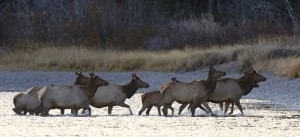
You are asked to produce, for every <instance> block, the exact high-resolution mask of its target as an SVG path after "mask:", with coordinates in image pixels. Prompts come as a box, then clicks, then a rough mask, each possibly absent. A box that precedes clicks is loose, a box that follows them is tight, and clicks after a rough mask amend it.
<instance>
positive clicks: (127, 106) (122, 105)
mask: <svg viewBox="0 0 300 137" xmlns="http://www.w3.org/2000/svg"><path fill="white" fill-rule="evenodd" d="M119 106H121V107H126V108H128V110H129V113H130V115H133V114H132V111H131V108H130V106H129V105H127V104H125V103H124V102H123V103H122V104H120V105H119Z"/></svg>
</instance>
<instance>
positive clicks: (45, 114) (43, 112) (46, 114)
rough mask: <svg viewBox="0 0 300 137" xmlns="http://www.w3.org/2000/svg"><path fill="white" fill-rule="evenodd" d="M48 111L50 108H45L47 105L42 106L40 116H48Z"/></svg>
mask: <svg viewBox="0 0 300 137" xmlns="http://www.w3.org/2000/svg"><path fill="white" fill-rule="evenodd" d="M49 111H50V108H47V107H45V106H43V110H42V113H41V116H48V115H49Z"/></svg>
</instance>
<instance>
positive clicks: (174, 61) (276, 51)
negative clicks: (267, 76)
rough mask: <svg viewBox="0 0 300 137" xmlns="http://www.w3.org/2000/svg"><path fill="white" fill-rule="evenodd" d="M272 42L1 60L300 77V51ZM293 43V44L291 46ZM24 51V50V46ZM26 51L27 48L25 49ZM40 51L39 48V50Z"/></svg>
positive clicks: (13, 65)
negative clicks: (222, 68) (227, 68)
mask: <svg viewBox="0 0 300 137" xmlns="http://www.w3.org/2000/svg"><path fill="white" fill-rule="evenodd" d="M292 40H294V39H293V38H287V41H290V43H289V44H285V43H284V42H282V41H280V40H277V39H272V40H270V41H271V42H268V41H266V40H258V41H257V42H256V43H251V44H243V45H238V44H236V45H226V46H222V47H217V46H215V47H212V48H207V49H200V48H185V49H181V50H179V49H175V50H169V51H146V50H134V51H122V50H115V49H114V50H113V49H95V48H87V47H81V46H67V47H59V46H56V47H54V46H51V44H46V45H44V46H43V47H42V48H41V45H38V46H23V48H19V49H17V50H14V51H12V52H8V53H6V54H4V55H2V56H1V58H0V68H1V69H9V70H11V69H36V70H71V71H74V70H80V71H134V70H139V71H193V70H197V69H201V68H203V67H207V66H210V65H217V64H230V63H229V62H231V61H235V62H238V63H237V68H238V69H237V70H238V71H243V70H245V69H247V68H248V67H250V66H253V67H254V68H255V69H257V70H261V71H270V72H274V73H275V74H277V75H279V76H289V77H300V75H299V71H300V60H299V57H300V47H299V46H298V45H297V44H295V43H296V41H295V40H294V41H292ZM291 41H292V42H291ZM21 47H22V46H21ZM24 47H25V48H24ZM36 47H39V48H36Z"/></svg>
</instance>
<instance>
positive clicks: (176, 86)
mask: <svg viewBox="0 0 300 137" xmlns="http://www.w3.org/2000/svg"><path fill="white" fill-rule="evenodd" d="M224 75H226V72H222V71H218V70H216V69H214V67H209V73H208V77H207V79H206V80H194V81H190V82H169V83H166V84H164V85H163V86H162V87H161V88H160V92H161V94H162V95H163V101H162V104H163V105H164V108H163V109H162V111H163V113H164V116H167V113H168V112H167V108H168V107H169V106H171V105H172V103H173V102H174V101H176V102H178V103H181V104H186V103H191V113H192V116H194V115H195V109H196V107H197V106H198V105H199V104H201V103H203V102H205V101H206V98H207V96H208V95H209V94H211V93H212V92H213V91H214V89H215V87H216V84H217V79H218V78H220V77H222V76H224ZM205 105H207V104H205ZM206 108H209V106H208V105H207V106H206Z"/></svg>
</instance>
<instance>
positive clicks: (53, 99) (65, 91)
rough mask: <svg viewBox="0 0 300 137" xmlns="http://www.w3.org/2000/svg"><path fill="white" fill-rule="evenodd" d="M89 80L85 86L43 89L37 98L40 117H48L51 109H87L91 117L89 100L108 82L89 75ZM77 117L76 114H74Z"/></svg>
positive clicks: (92, 74)
mask: <svg viewBox="0 0 300 137" xmlns="http://www.w3.org/2000/svg"><path fill="white" fill-rule="evenodd" d="M90 77H91V78H90V79H89V81H88V83H87V84H86V85H73V86H50V87H44V88H42V89H41V90H40V91H39V92H38V98H39V100H40V101H41V102H42V104H41V106H42V113H41V115H42V116H47V115H49V111H50V109H52V108H58V109H75V110H78V109H81V108H84V109H87V110H89V115H91V108H90V107H89V105H90V104H89V99H90V98H92V97H93V96H94V95H95V93H96V91H97V88H98V87H100V86H102V85H107V84H108V82H107V81H105V80H103V79H101V78H100V77H99V76H96V75H95V74H94V73H90ZM75 115H77V112H76V113H75Z"/></svg>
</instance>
